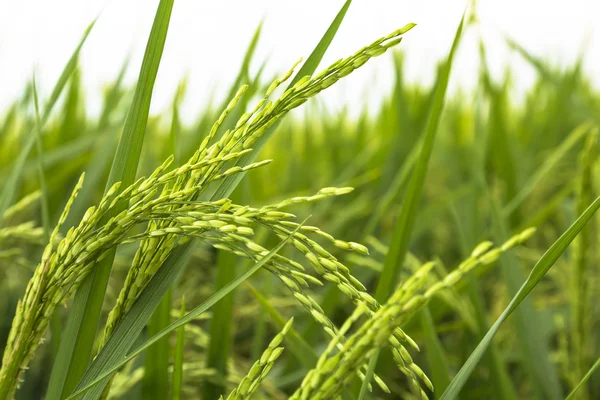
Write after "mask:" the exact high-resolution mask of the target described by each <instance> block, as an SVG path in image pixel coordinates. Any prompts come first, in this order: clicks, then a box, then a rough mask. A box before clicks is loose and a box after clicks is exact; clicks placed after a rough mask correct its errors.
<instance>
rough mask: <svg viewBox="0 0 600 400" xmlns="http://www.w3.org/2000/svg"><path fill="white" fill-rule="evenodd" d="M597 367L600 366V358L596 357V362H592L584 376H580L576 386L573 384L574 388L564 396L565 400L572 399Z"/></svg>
mask: <svg viewBox="0 0 600 400" xmlns="http://www.w3.org/2000/svg"><path fill="white" fill-rule="evenodd" d="M598 368H600V358H598V359H597V360H596V362H595V363H594V365H592V367H591V368H590V369H589V371H588V372H587V373H586V374H585V376H584V377H583V378H581V381H579V383H578V384H577V386H575V388H574V389H573V391H572V392H571V393H569V395H568V396H567V397H566V399H565V400H571V399H573V398H574V396H575V395H576V394H577V392H578V391H579V389H581V388H582V387H583V386H584V385H585V383H586V382H587V381H588V380H589V379H590V378H591V377H592V375H594V372H596V370H597V369H598Z"/></svg>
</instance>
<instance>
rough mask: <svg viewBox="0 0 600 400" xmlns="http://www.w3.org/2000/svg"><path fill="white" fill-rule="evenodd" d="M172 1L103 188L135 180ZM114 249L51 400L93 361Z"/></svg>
mask: <svg viewBox="0 0 600 400" xmlns="http://www.w3.org/2000/svg"><path fill="white" fill-rule="evenodd" d="M173 2H174V0H161V2H160V4H159V5H158V9H157V11H156V16H155V18H154V23H153V25H152V30H151V32H150V37H149V39H148V44H147V46H146V52H145V54H144V59H143V61H142V66H141V70H140V75H139V80H138V84H137V87H136V91H135V94H134V97H133V101H132V104H131V106H130V109H129V113H128V115H127V119H126V121H125V125H124V127H123V134H122V136H121V139H120V140H119V145H118V147H117V152H116V154H115V157H114V160H113V165H112V167H111V170H110V174H109V177H108V182H107V185H106V189H105V192H106V190H108V189H109V188H110V187H111V186H112V185H113V184H114V183H116V182H122V185H121V187H122V188H124V187H127V186H129V185H130V184H131V183H133V181H134V179H135V175H136V171H137V167H138V161H139V159H140V153H141V150H142V144H143V141H144V133H145V130H146V124H147V120H148V112H149V109H150V100H151V98H152V90H153V87H154V82H155V80H156V74H157V72H158V66H159V64H160V59H161V56H162V52H163V49H164V44H165V41H166V36H167V31H168V27H169V20H170V17H171V11H172V8H173ZM125 206H126V205H125V204H123V205H122V207H121V209H124V207H125ZM117 211H118V210H117ZM110 217H111V215H107V216H106V220H108V219H109V218H110ZM115 252H116V250H112V251H110V252H109V254H107V255H106V256H105V257H104V258H103V259H102V260H101V261H99V262H98V263H97V264H96V265H95V267H94V269H93V270H92V272H91V273H90V274H89V276H88V277H86V279H85V280H84V282H83V283H82V285H81V286H80V288H79V290H77V292H76V294H75V297H74V299H73V311H75V310H81V312H71V313H70V315H69V320H68V322H67V329H66V330H65V332H64V335H63V340H62V341H61V345H60V348H59V354H58V357H57V359H56V361H55V365H54V367H53V368H52V376H51V378H50V385H49V389H48V394H47V399H49V400H53V399H58V398H59V397H64V396H66V395H67V394H69V393H70V392H71V391H72V390H73V389H74V388H75V385H76V384H77V382H78V381H79V380H80V379H81V377H82V375H83V373H84V371H85V369H86V367H87V365H88V363H89V360H90V357H91V354H92V350H93V346H94V339H95V336H96V330H97V327H98V322H99V318H100V312H101V310H102V303H103V301H104V294H105V292H106V286H107V284H108V278H109V276H110V271H111V267H112V263H113V259H114V256H115ZM84 316H85V318H84Z"/></svg>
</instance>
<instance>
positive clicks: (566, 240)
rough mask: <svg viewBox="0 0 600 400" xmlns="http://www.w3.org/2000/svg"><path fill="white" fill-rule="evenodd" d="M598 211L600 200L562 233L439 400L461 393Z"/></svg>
mask: <svg viewBox="0 0 600 400" xmlns="http://www.w3.org/2000/svg"><path fill="white" fill-rule="evenodd" d="M598 208H600V197H598V198H596V200H594V202H593V203H592V204H591V205H590V206H589V207H588V209H587V210H586V211H585V212H584V213H583V214H582V215H581V216H580V217H579V218H578V219H577V220H576V221H575V222H574V223H573V224H572V225H571V226H570V227H569V229H568V230H567V231H565V232H564V233H563V234H562V235H561V236H560V238H558V240H557V241H556V242H554V243H553V244H552V246H550V248H549V249H548V250H547V251H546V252H545V253H544V255H543V256H542V257H541V258H540V259H539V261H538V262H537V263H536V265H535V266H534V267H533V269H532V271H531V273H530V274H529V277H528V278H527V280H526V281H525V282H524V283H523V285H522V286H521V288H520V289H519V291H518V292H517V294H516V295H515V296H514V297H513V298H512V300H511V302H510V303H509V305H508V306H507V307H506V308H505V309H504V311H503V312H502V314H501V315H500V317H498V319H497V320H496V322H495V323H494V325H492V327H491V328H490V329H489V331H488V332H487V333H486V335H485V336H484V338H483V339H482V340H481V342H479V344H478V345H477V347H476V348H475V350H474V351H473V353H471V356H469V359H468V360H467V361H466V362H465V364H464V365H463V366H462V368H461V369H460V371H459V372H458V374H457V375H456V376H455V377H454V379H453V380H452V382H450V385H449V386H448V388H447V389H446V390H445V391H444V394H443V395H442V397H441V400H452V399H456V398H457V397H458V394H459V393H460V390H461V389H462V387H463V386H464V384H465V383H466V381H467V379H469V376H470V375H471V373H472V372H473V370H474V369H475V367H476V366H477V364H478V363H479V361H480V360H481V358H482V357H483V355H484V353H485V351H486V350H487V348H488V347H489V345H490V343H491V342H492V339H493V338H494V336H495V335H496V333H497V332H498V330H499V329H500V326H501V325H502V323H503V322H504V321H505V320H506V319H507V318H508V316H510V315H511V314H512V312H513V311H514V310H515V309H516V308H517V307H518V306H519V304H521V302H522V301H523V300H524V299H525V298H526V297H527V295H528V294H529V293H530V292H531V291H532V290H533V289H534V288H535V286H536V285H537V284H538V283H539V282H540V281H541V279H542V278H543V277H544V276H545V275H546V273H547V272H548V270H550V268H551V267H552V266H553V265H554V263H555V262H556V260H558V258H559V257H560V256H561V255H562V253H563V252H564V251H565V249H566V248H567V247H568V246H569V244H570V243H571V242H572V241H573V239H575V237H576V236H577V234H578V233H579V232H580V231H581V229H583V227H584V226H585V225H586V224H587V223H588V221H589V220H590V219H591V218H592V216H593V215H594V214H595V212H596V211H597V210H598Z"/></svg>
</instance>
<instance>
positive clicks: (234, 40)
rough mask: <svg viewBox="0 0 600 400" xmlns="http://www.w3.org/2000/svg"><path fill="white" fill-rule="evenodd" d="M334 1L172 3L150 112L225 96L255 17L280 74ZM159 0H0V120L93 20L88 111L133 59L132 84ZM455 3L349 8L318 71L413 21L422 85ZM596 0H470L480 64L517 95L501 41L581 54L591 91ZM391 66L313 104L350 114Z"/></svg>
mask: <svg viewBox="0 0 600 400" xmlns="http://www.w3.org/2000/svg"><path fill="white" fill-rule="evenodd" d="M343 2H344V1H343V0H303V1H292V0H253V1H244V0H221V1H215V0H175V6H174V10H173V15H172V18H171V25H170V29H169V35H168V38H167V43H166V48H165V52H164V54H163V59H162V63H161V66H160V70H159V76H158V79H157V83H156V86H155V93H154V98H153V103H152V112H160V111H161V110H162V109H164V108H165V107H168V105H169V104H170V102H171V99H172V96H173V93H174V92H175V89H176V87H177V85H178V83H179V81H180V79H181V78H182V77H183V76H184V75H185V74H188V75H189V85H188V91H187V96H186V103H185V105H184V118H185V116H186V115H187V116H188V119H189V116H192V115H194V114H195V113H196V112H197V110H198V109H199V108H200V107H202V106H203V102H205V101H206V100H207V99H208V97H209V96H210V93H211V92H213V91H214V90H215V89H216V90H217V94H221V95H222V94H223V91H224V89H225V88H227V87H228V85H229V84H230V83H231V81H232V80H233V78H234V77H235V75H236V74H237V71H238V68H239V63H240V61H241V59H242V57H243V54H244V52H245V50H246V47H247V45H248V43H249V41H250V39H251V36H252V34H253V32H254V30H255V28H256V26H257V24H258V23H259V22H260V21H261V20H263V19H264V27H263V32H262V36H261V41H260V43H259V46H258V49H257V53H256V57H255V63H254V65H253V67H254V69H257V68H258V66H259V64H260V63H262V61H264V60H266V59H268V67H267V69H266V72H267V74H265V75H264V76H265V77H269V76H271V74H273V73H276V72H283V71H285V70H287V69H288V68H289V66H290V65H291V64H293V62H294V61H296V60H297V59H298V58H300V57H307V56H308V55H309V54H310V51H311V50H312V48H313V47H314V45H315V44H316V43H317V41H318V40H319V39H320V37H321V36H322V34H323V32H324V31H325V30H326V29H327V27H328V25H329V23H330V22H331V20H332V19H333V17H334V16H335V14H336V13H337V11H338V10H339V8H340V7H341V5H342V4H343ZM157 4H158V0H151V1H150V0H144V1H142V0H85V1H81V0H52V1H48V0H19V1H11V0H0V111H1V110H3V109H4V108H5V107H6V105H7V104H9V103H10V101H11V100H13V99H15V98H16V97H18V96H19V95H20V93H21V92H22V90H23V88H24V85H25V83H26V82H27V80H29V79H31V75H32V72H33V71H34V70H35V71H36V76H37V78H36V79H37V80H38V87H39V91H40V92H41V96H42V98H45V97H46V96H47V95H48V93H49V92H50V90H51V89H52V86H53V85H54V82H55V81H56V79H57V78H58V76H59V74H60V72H61V70H62V68H63V66H64V64H65V63H66V61H67V60H68V58H69V56H70V54H71V53H72V51H73V49H74V47H75V46H76V44H77V43H78V41H79V40H80V37H81V33H82V32H83V30H84V29H85V27H86V26H87V25H88V24H89V23H90V21H91V20H92V19H93V18H94V17H96V16H97V15H98V14H100V18H99V20H98V22H97V24H96V26H95V27H94V30H93V31H92V33H91V34H90V37H89V39H88V41H87V43H86V44H85V47H84V50H83V53H82V61H81V64H82V67H83V68H82V70H83V79H84V84H85V85H86V88H87V90H88V97H89V102H88V106H89V107H91V109H92V111H94V109H96V111H97V108H98V107H99V99H100V89H101V87H102V85H103V84H105V83H107V82H110V81H111V80H113V79H114V78H115V77H116V75H117V73H118V71H119V69H120V68H121V66H122V63H123V60H124V59H125V58H126V57H127V55H128V54H131V63H130V68H129V71H128V74H127V79H126V80H127V82H128V83H130V84H132V83H133V82H135V79H136V78H137V75H138V72H139V66H140V64H141V60H142V56H143V51H144V46H145V43H146V40H147V37H148V33H149V31H150V27H151V24H152V20H153V17H154V12H155V10H156V6H157ZM465 4H466V1H465V0H354V1H353V4H352V5H351V6H350V9H349V11H348V14H347V16H346V19H345V20H344V22H343V24H342V26H341V28H340V30H339V32H338V35H337V36H336V38H335V40H334V42H333V44H332V46H331V47H330V49H329V51H328V53H327V55H326V57H325V60H324V62H323V64H322V66H325V64H327V63H329V62H332V61H335V60H336V59H338V58H340V57H343V56H347V55H349V54H351V53H352V52H354V51H356V50H357V49H359V48H360V47H362V46H363V45H366V44H368V43H370V42H371V41H373V40H375V39H377V38H379V37H380V36H383V35H385V34H387V33H389V32H391V31H393V30H395V29H397V28H399V27H401V26H403V25H405V24H406V23H408V22H416V23H417V27H415V28H414V29H413V30H412V31H410V32H409V33H408V34H407V35H406V36H405V38H404V41H403V42H402V43H401V44H400V46H401V47H403V48H404V49H405V51H406V55H407V73H408V76H409V79H411V80H416V81H421V82H427V83H429V82H431V80H432V78H433V71H434V67H435V62H436V61H437V60H438V59H440V58H441V57H443V56H444V55H445V54H446V53H447V51H448V49H449V47H450V44H451V42H452V39H453V35H454V31H455V29H456V26H457V24H458V22H459V20H460V17H461V15H462V12H463V10H464V7H465ZM599 4H600V1H598V0H569V1H566V0H561V1H559V0H545V1H544V0H504V1H501V0H480V1H479V5H478V11H479V12H478V14H479V16H480V20H481V24H482V25H481V26H482V31H481V33H482V35H483V37H484V39H485V42H486V44H487V46H488V50H487V51H488V55H489V60H488V61H489V64H490V66H491V68H492V70H493V71H494V72H495V73H497V74H501V73H502V72H503V71H504V68H505V67H506V66H507V65H511V66H513V67H514V70H515V78H516V80H517V84H518V85H519V86H521V87H524V86H526V85H527V84H528V83H530V82H531V80H532V76H533V71H532V70H531V68H529V67H528V66H527V65H526V64H525V63H524V62H522V61H521V60H520V58H519V57H518V56H516V55H514V54H512V53H510V51H509V50H508V49H507V47H506V45H505V43H504V40H503V35H504V34H506V35H507V36H510V37H512V38H515V39H517V41H518V42H519V43H521V44H522V45H523V46H524V47H525V48H527V49H529V50H531V51H532V52H533V53H535V54H537V55H539V56H542V57H543V58H545V59H548V60H550V61H551V62H552V63H553V64H556V65H568V64H571V63H573V62H574V60H575V59H576V57H577V56H578V55H579V54H580V53H581V52H582V50H584V49H585V52H586V63H585V69H586V71H587V72H588V74H589V75H590V76H591V77H592V79H593V80H594V82H595V83H598V82H600V66H598V64H597V63H596V62H595V61H596V60H600V31H599V30H598V29H594V22H595V19H597V16H598V15H600V13H599V11H600V6H599ZM457 56H458V58H457V60H456V64H455V68H454V70H453V76H452V81H453V83H452V86H453V87H454V88H456V87H459V86H460V87H464V88H469V87H472V85H473V83H474V82H475V79H476V71H477V68H478V65H477V62H478V58H477V32H476V31H474V30H471V31H469V32H468V34H467V36H466V37H465V41H464V42H463V44H462V46H461V51H460V52H459V54H458V55H457ZM391 66H392V60H391V57H390V56H389V55H384V56H382V57H380V58H377V59H376V60H373V61H372V62H370V63H368V64H366V65H365V66H364V67H363V68H362V70H361V71H357V72H356V73H354V74H352V75H351V76H349V77H348V78H346V79H345V82H343V84H342V85H340V86H339V87H337V88H336V87H333V88H332V89H330V90H328V92H327V93H324V94H323V96H321V97H322V98H323V99H324V101H326V103H327V104H329V105H332V106H334V107H340V106H341V105H342V104H344V103H349V104H350V105H352V106H354V107H359V106H361V105H362V104H365V103H371V104H372V103H373V102H374V101H376V100H375V99H378V98H381V97H382V95H383V94H384V93H385V92H386V91H387V89H388V87H389V85H390V84H391V82H392V81H391V77H392V68H391Z"/></svg>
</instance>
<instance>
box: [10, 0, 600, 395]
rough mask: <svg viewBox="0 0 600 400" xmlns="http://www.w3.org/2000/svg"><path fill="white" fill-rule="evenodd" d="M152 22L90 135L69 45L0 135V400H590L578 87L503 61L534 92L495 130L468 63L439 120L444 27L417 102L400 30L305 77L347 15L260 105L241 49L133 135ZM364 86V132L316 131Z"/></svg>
mask: <svg viewBox="0 0 600 400" xmlns="http://www.w3.org/2000/svg"><path fill="white" fill-rule="evenodd" d="M173 7H174V2H173V0H161V1H160V4H159V6H158V9H157V11H156V16H155V20H154V24H153V27H152V30H151V32H150V36H149V38H148V43H147V47H146V53H145V56H144V60H143V62H142V65H141V66H139V70H140V72H139V79H138V83H137V85H136V86H135V87H134V88H128V87H125V86H124V85H123V75H124V72H125V71H126V70H127V68H130V67H132V66H129V65H124V66H123V69H122V72H121V73H120V75H119V76H118V77H117V78H116V79H115V81H114V83H113V84H112V85H111V86H110V87H108V88H107V90H106V93H105V99H104V104H103V109H102V111H101V113H100V114H99V116H98V117H97V118H92V117H90V116H89V115H88V114H87V113H86V105H85V100H84V99H85V88H83V87H82V85H81V82H80V78H79V72H78V66H77V60H78V57H79V52H80V50H81V48H82V47H83V46H85V41H86V39H87V36H88V34H89V33H90V31H91V30H92V29H93V25H94V24H93V23H92V24H90V26H89V28H88V29H87V30H86V31H85V32H84V34H83V36H82V39H81V42H80V43H79V45H78V46H77V48H76V49H75V50H74V52H73V55H72V57H71V58H70V59H69V60H68V61H67V62H66V64H65V68H64V71H63V73H62V75H61V77H60V78H59V80H58V82H57V83H56V85H55V87H54V89H53V91H52V94H51V96H50V98H49V99H47V100H46V101H45V102H40V99H38V94H37V88H36V83H35V79H32V83H31V85H30V86H29V87H27V88H25V90H24V92H23V93H24V94H23V96H22V98H21V99H17V100H16V101H15V103H14V105H13V106H12V107H10V108H9V109H8V110H6V111H4V113H3V116H2V120H1V123H0V154H1V155H2V156H1V157H0V175H2V176H3V180H2V186H1V192H0V268H1V274H2V278H3V279H2V283H0V285H2V290H3V293H5V295H4V296H3V298H2V299H0V308H1V309H2V310H3V316H4V317H3V318H2V326H1V328H0V342H1V343H2V347H3V358H2V367H1V369H0V399H12V398H18V399H37V398H45V399H56V400H59V399H99V398H102V399H106V398H127V399H129V398H131V399H135V398H143V399H167V398H172V399H188V398H190V399H195V398H202V399H249V398H257V399H260V398H268V399H284V398H291V399H338V398H340V399H341V398H343V399H360V400H363V399H387V398H389V399H392V398H403V399H434V398H441V399H455V398H458V397H460V398H481V397H484V396H487V397H490V398H500V399H511V398H514V399H517V398H539V399H559V398H563V397H565V396H569V397H570V398H581V399H592V398H596V397H597V396H599V395H600V385H599V384H598V380H594V379H593V376H594V374H595V372H596V369H597V367H598V365H599V363H598V361H597V359H598V354H599V351H598V350H599V349H598V343H600V342H599V341H598V339H599V338H600V336H598V330H597V327H598V323H599V321H600V314H599V313H598V309H597V307H595V302H594V299H595V297H597V295H598V292H599V288H600V286H599V279H598V278H599V276H598V273H599V271H598V268H597V267H596V266H595V265H596V261H597V257H598V256H597V252H596V251H595V246H594V243H595V242H596V241H597V240H598V237H597V235H598V234H597V228H596V225H597V223H598V221H599V220H598V218H599V217H598V216H596V215H595V212H596V210H597V209H598V207H600V198H598V197H597V196H596V192H597V189H598V188H597V183H596V182H597V178H598V168H597V165H598V164H597V157H596V155H597V154H596V153H597V146H598V141H597V135H598V130H597V121H596V118H597V117H596V115H598V113H597V112H598V111H600V110H598V104H600V103H599V102H598V101H597V99H598V94H597V93H596V92H595V91H594V89H593V87H592V86H591V85H590V84H589V83H588V81H587V79H586V77H585V76H584V75H583V73H582V72H581V68H580V65H575V66H574V67H573V68H572V69H567V70H555V69H553V68H552V67H551V66H549V65H547V64H546V63H544V62H543V61H540V60H539V59H538V58H537V57H536V56H535V55H533V54H530V53H529V52H528V51H527V50H526V49H524V48H522V47H520V46H519V44H518V42H517V41H515V40H513V39H511V40H508V41H507V45H509V46H510V47H511V48H513V49H514V51H515V52H516V53H517V54H520V55H521V56H523V57H524V59H525V60H527V61H528V62H529V63H530V64H531V66H532V68H534V69H536V70H537V72H538V81H537V82H536V84H535V85H534V86H533V87H532V88H531V89H530V90H529V92H528V93H527V94H526V100H525V101H524V102H521V105H519V106H514V105H513V103H512V102H511V101H512V99H513V97H512V96H514V94H513V93H512V91H511V81H510V76H508V75H507V76H506V77H505V78H504V79H503V80H500V81H498V80H497V79H494V78H492V76H491V74H490V72H489V70H488V66H487V63H486V58H487V56H486V51H485V44H484V43H483V42H481V43H480V60H479V61H480V84H479V85H478V87H477V89H476V92H475V95H474V96H466V95H463V94H461V93H458V94H454V95H452V96H450V95H449V94H448V93H447V87H448V83H449V82H450V80H451V79H452V65H453V63H454V61H455V58H456V57H458V55H457V49H458V48H459V47H460V45H461V41H462V38H463V36H464V32H465V31H467V30H473V31H476V29H475V28H476V26H477V24H478V22H477V18H476V14H475V12H474V11H473V10H469V11H468V12H469V13H468V14H465V17H463V19H462V20H461V21H457V30H456V34H455V37H454V40H453V43H452V46H451V47H450V48H449V49H448V56H447V57H446V58H445V59H444V60H442V62H441V63H440V64H439V67H438V70H437V71H438V72H437V76H436V79H435V83H434V84H433V85H432V86H431V87H423V86H415V85H411V84H410V83H407V82H406V81H405V79H404V74H403V73H404V70H403V68H404V55H403V53H402V52H401V47H402V46H401V45H400V43H401V41H402V40H410V35H411V30H412V29H418V26H415V24H413V23H408V24H406V25H404V26H403V27H400V28H399V29H397V30H396V31H394V32H391V33H390V34H388V35H386V36H383V37H381V38H379V39H377V40H375V41H374V42H372V43H371V44H368V45H366V46H364V47H362V48H359V49H358V50H357V51H356V52H355V53H354V54H351V55H349V56H346V57H343V58H340V59H339V60H338V61H336V62H334V63H333V64H331V65H329V66H327V67H325V68H323V67H320V64H321V60H322V58H323V56H324V54H325V52H326V51H327V50H328V47H329V44H330V43H331V42H332V40H333V39H334V37H335V36H336V34H337V31H338V28H339V26H340V25H341V24H342V23H343V20H344V17H345V15H346V13H347V11H348V10H349V9H351V1H350V0H348V1H346V2H345V3H344V5H343V6H342V8H341V9H340V11H339V13H338V14H337V15H336V16H335V18H333V21H332V23H331V25H330V27H329V29H328V30H327V31H326V32H325V33H324V35H323V37H322V39H321V40H320V41H319V42H318V43H316V46H315V49H314V51H313V52H312V53H311V54H310V55H309V56H308V57H307V58H306V61H304V62H303V61H302V60H301V61H299V62H298V63H297V64H296V65H293V66H290V67H291V68H290V69H289V70H288V71H287V72H283V73H282V74H281V75H280V76H278V77H274V78H272V79H268V78H264V77H263V76H262V75H263V73H262V70H260V71H259V72H258V73H257V74H256V75H255V76H253V75H252V74H251V73H250V69H249V65H250V63H251V61H252V59H253V57H254V49H255V47H256V44H257V42H258V41H259V40H260V34H261V27H260V25H259V26H258V28H257V30H256V34H255V35H254V37H253V38H252V39H251V41H250V43H249V46H248V51H247V53H246V56H245V58H244V61H243V62H242V63H241V66H240V73H239V75H238V77H237V78H235V79H232V85H231V88H230V90H229V93H228V97H227V99H226V100H225V101H224V102H223V103H222V104H216V103H214V102H213V104H210V105H209V106H207V108H206V109H205V110H204V111H203V113H202V114H201V115H198V116H197V120H196V122H195V123H194V124H191V125H189V126H188V125H186V124H183V123H182V122H181V120H180V116H179V106H180V104H181V101H182V99H183V98H184V96H185V86H186V85H185V81H182V82H181V84H180V86H179V89H178V91H177V93H176V94H175V96H174V99H173V106H172V110H171V112H170V113H167V114H166V115H159V116H152V115H150V113H149V106H150V102H151V99H152V91H153V86H154V82H155V80H156V77H157V72H158V70H159V67H160V61H161V58H162V53H163V49H164V47H165V46H168V41H167V32H168V28H169V22H170V16H171V11H172V8H173ZM175 7H176V5H175ZM417 22H418V21H417ZM517 39H518V38H517ZM399 45H400V46H399ZM299 56H300V55H299ZM374 58H378V60H373V59H374ZM386 59H387V61H386ZM373 62H393V63H394V68H395V72H396V75H395V76H396V78H395V81H394V82H390V85H389V86H390V87H391V88H392V90H391V92H390V93H389V94H388V95H387V97H386V98H385V99H384V100H383V102H382V104H381V107H380V108H379V109H378V110H376V112H372V111H371V112H368V111H367V110H365V111H364V112H363V113H360V114H359V115H349V114H348V113H346V112H344V111H341V112H339V113H331V112H324V110H323V107H322V106H321V105H320V104H319V103H318V98H319V94H320V93H321V92H322V91H324V90H326V89H327V88H329V87H330V86H332V85H335V84H337V83H338V82H339V81H340V80H342V79H343V78H345V77H347V76H349V75H351V74H352V72H354V71H355V70H356V69H358V68H366V69H368V68H369V65H370V63H373ZM232 78H233V77H232ZM348 79H352V78H351V77H350V78H348ZM59 100H62V101H59ZM296 109H304V110H307V112H306V113H305V114H301V113H298V112H297V111H296V112H294V113H292V115H289V114H290V113H291V112H292V111H293V110H296ZM31 110H33V112H32V111H31ZM548 110H554V111H553V112H548ZM111 160H112V163H111ZM571 243H573V246H572V247H569V245H570V244H571ZM534 288H535V289H536V290H535V291H533V289H534ZM184 298H185V300H184ZM509 317H510V318H509Z"/></svg>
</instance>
